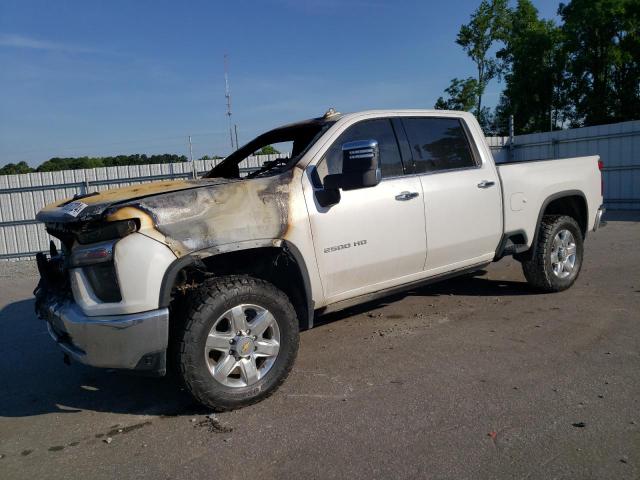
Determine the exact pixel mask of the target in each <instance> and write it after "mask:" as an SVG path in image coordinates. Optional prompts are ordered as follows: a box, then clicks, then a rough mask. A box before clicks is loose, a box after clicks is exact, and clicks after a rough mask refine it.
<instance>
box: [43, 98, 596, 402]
mask: <svg viewBox="0 0 640 480" xmlns="http://www.w3.org/2000/svg"><path fill="white" fill-rule="evenodd" d="M283 142H289V146H290V152H291V154H290V155H289V156H288V157H287V158H279V159H277V160H274V161H270V162H267V163H266V164H265V165H264V166H263V167H262V168H261V169H260V170H258V171H254V172H252V173H250V174H248V175H246V176H243V172H242V171H241V169H240V167H239V164H240V162H242V160H243V159H245V158H246V157H248V156H250V155H252V154H253V153H254V152H256V151H258V150H260V149H261V148H262V147H264V146H268V145H273V144H281V143H283ZM599 168H601V165H600V162H599V160H598V157H580V158H567V159H558V160H552V161H535V162H518V163H509V164H504V165H500V166H496V165H495V164H494V160H493V157H492V155H491V151H490V150H489V147H488V146H487V144H486V142H485V139H484V136H483V133H482V130H481V129H480V127H479V125H478V123H477V122H476V120H475V119H474V117H473V116H472V115H470V114H468V113H463V112H453V111H440V110H438V111H433V110H376V111H366V112H359V113H352V114H347V115H341V114H338V113H335V112H334V111H333V110H330V111H329V112H327V114H325V115H324V116H323V117H320V118H316V119H312V120H308V121H303V122H299V123H294V124H291V125H286V126H283V127H280V128H276V129H275V130H271V131H269V132H267V133H265V134H263V135H260V136H259V137H257V138H256V139H255V140H252V141H251V142H249V143H248V144H246V145H245V146H243V147H242V148H240V149H239V150H237V151H236V152H234V153H233V154H231V155H230V156H229V157H227V158H226V159H225V160H224V161H222V162H221V163H220V164H219V165H218V166H216V167H215V168H213V170H211V171H210V172H209V173H208V174H207V175H205V176H204V177H203V178H200V179H194V180H178V181H163V182H156V183H150V184H142V185H137V186H132V187H126V188H121V189H117V190H107V191H104V192H94V193H90V194H85V195H82V196H76V197H75V198H73V199H69V200H66V201H63V202H58V203H56V204H54V205H49V206H47V207H45V208H44V209H43V210H41V211H40V213H39V214H38V217H37V218H38V220H40V221H42V222H44V223H46V227H47V230H48V232H49V233H50V234H51V235H53V236H55V237H57V238H58V239H60V241H61V244H62V248H61V249H60V251H58V250H57V249H56V248H55V247H54V246H53V243H52V248H51V252H50V255H45V254H40V255H39V256H38V264H39V268H40V273H41V281H40V284H39V286H38V287H37V289H36V292H35V295H36V310H37V312H38V314H39V315H40V316H41V317H42V318H43V319H45V320H46V321H47V324H48V328H49V332H50V334H51V336H52V337H53V338H54V340H55V341H56V342H58V344H59V345H60V347H61V348H62V349H63V351H64V352H65V354H66V356H67V358H69V357H71V358H73V359H75V360H77V361H79V362H82V363H85V364H89V365H93V366H96V367H106V368H116V369H128V370H136V371H139V372H145V373H148V374H156V375H164V374H165V373H166V370H167V366H169V367H172V366H173V367H174V368H175V370H176V371H177V372H178V373H179V376H180V377H181V379H182V380H183V381H184V384H185V385H186V387H187V388H188V390H189V391H190V392H191V394H192V395H193V396H194V397H195V399H197V400H198V401H200V402H201V403H202V404H204V405H207V406H210V407H213V408H216V409H232V408H236V407H240V406H243V405H248V404H250V403H253V402H256V401H258V400H260V399H263V398H265V397H266V396H268V395H269V394H271V393H272V392H273V391H274V390H275V389H276V388H277V387H278V386H279V385H280V384H281V383H282V382H283V381H284V379H285V378H286V377H287V374H288V373H289V371H290V369H291V367H292V365H293V362H294V359H295V357H296V353H297V350H298V332H299V330H303V329H307V328H311V327H312V326H313V321H314V317H315V316H317V315H321V314H322V313H326V312H329V311H334V310H338V309H342V308H345V307H347V306H350V305H353V304H357V303H362V302H365V301H368V300H371V299H374V298H376V297H380V296H384V295H388V294H389V293H390V292H394V291H397V290H399V289H405V288H408V287H414V286H416V285H417V284H423V283H426V282H433V281H437V280H441V279H443V278H448V277H451V276H454V275H459V274H463V273H468V272H471V271H474V270H478V269H481V268H482V267H485V266H486V265H487V264H489V263H490V262H494V261H497V260H499V259H500V258H502V257H503V256H505V255H513V256H514V257H515V258H516V259H517V260H519V261H520V262H522V266H523V270H524V276H525V278H526V279H527V281H528V282H529V283H530V284H531V286H532V288H535V289H538V290H544V291H547V292H554V291H559V290H563V289H566V288H568V287H570V286H571V285H572V284H573V283H574V282H575V281H576V279H577V277H578V274H579V272H580V268H581V266H582V261H583V241H584V239H585V238H586V236H587V233H588V232H591V231H595V230H597V229H598V227H599V225H600V219H601V216H602V213H603V208H602V201H603V200H602V190H601V188H602V187H601V174H600V171H599Z"/></svg>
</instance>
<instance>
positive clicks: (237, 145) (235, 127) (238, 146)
mask: <svg viewBox="0 0 640 480" xmlns="http://www.w3.org/2000/svg"><path fill="white" fill-rule="evenodd" d="M233 128H234V130H235V132H236V150H237V149H238V148H240V144H239V143H238V125H237V124H234V125H233Z"/></svg>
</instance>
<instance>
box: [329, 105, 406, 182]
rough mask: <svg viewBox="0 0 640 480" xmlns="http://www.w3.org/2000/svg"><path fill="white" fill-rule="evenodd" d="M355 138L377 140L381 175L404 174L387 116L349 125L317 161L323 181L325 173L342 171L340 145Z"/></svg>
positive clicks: (394, 175) (396, 142) (393, 175)
mask: <svg viewBox="0 0 640 480" xmlns="http://www.w3.org/2000/svg"><path fill="white" fill-rule="evenodd" d="M356 140H377V141H378V148H379V150H380V172H381V173H382V177H383V178H384V177H396V176H399V175H403V174H404V170H403V168H402V159H401V158H400V150H399V148H398V141H397V140H396V136H395V134H394V132H393V128H392V127H391V122H390V121H389V119H387V118H378V119H374V120H364V121H362V122H359V123H356V124H355V125H352V126H350V127H349V128H348V129H347V130H345V131H344V132H342V134H341V135H340V136H339V137H338V138H337V139H336V141H335V142H333V144H332V145H331V147H329V150H327V153H325V154H324V157H323V159H322V160H321V161H320V162H319V163H318V167H317V171H318V175H319V177H320V179H321V180H322V181H324V177H325V176H326V175H331V174H334V173H340V172H341V171H342V145H343V144H345V143H347V142H354V141H356Z"/></svg>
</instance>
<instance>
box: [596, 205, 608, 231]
mask: <svg viewBox="0 0 640 480" xmlns="http://www.w3.org/2000/svg"><path fill="white" fill-rule="evenodd" d="M606 211H607V209H606V208H604V207H603V206H600V208H599V209H598V211H597V212H596V221H595V223H594V224H593V231H594V232H595V231H597V230H598V229H599V228H600V227H604V226H605V225H606V224H607V222H605V221H604V220H602V216H603V215H604V212H606Z"/></svg>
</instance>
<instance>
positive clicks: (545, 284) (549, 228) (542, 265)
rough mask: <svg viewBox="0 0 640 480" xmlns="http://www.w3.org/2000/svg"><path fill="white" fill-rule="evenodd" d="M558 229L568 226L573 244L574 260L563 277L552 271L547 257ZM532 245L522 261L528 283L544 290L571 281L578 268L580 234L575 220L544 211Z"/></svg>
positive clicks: (563, 287)
mask: <svg viewBox="0 0 640 480" xmlns="http://www.w3.org/2000/svg"><path fill="white" fill-rule="evenodd" d="M562 230H568V231H569V232H570V233H571V234H572V235H573V238H574V240H575V245H576V252H575V255H576V258H575V264H574V266H573V269H572V271H571V273H570V274H569V275H568V276H567V277H565V278H560V277H558V276H557V275H556V274H555V273H554V271H553V268H552V261H551V251H552V249H553V241H554V238H555V237H556V235H557V234H558V232H560V231H562ZM533 248H534V251H533V254H532V256H531V258H530V259H528V260H525V261H523V262H522V270H523V272H524V276H525V278H526V279H527V282H528V283H529V284H530V285H532V286H533V287H535V288H537V289H539V290H543V291H545V292H560V291H562V290H566V289H567V288H569V287H570V286H571V285H573V284H574V282H575V281H576V279H577V278H578V275H579V274H580V269H581V268H582V257H583V238H582V231H581V230H580V227H579V226H578V223H577V222H576V221H575V220H574V219H573V218H572V217H569V216H567V215H544V216H543V217H542V222H541V223H540V227H539V231H538V238H537V241H536V244H535V245H534V246H533Z"/></svg>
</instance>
